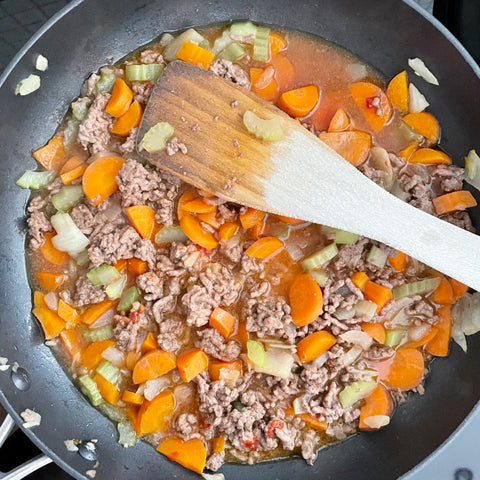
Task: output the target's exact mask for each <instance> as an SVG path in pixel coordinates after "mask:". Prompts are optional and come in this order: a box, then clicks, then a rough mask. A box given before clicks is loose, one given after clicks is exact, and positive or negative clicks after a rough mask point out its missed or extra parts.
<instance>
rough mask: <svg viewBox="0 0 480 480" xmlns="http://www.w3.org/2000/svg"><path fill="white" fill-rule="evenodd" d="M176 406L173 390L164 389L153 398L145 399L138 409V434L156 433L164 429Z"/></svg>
mask: <svg viewBox="0 0 480 480" xmlns="http://www.w3.org/2000/svg"><path fill="white" fill-rule="evenodd" d="M174 407H175V399H174V397H173V395H172V393H171V392H169V391H168V390H164V391H163V392H161V393H159V394H158V395H157V396H156V397H155V398H154V399H153V400H150V401H149V400H144V402H143V403H142V406H141V407H140V410H139V411H138V416H137V422H136V429H135V430H136V433H137V435H144V434H147V433H155V432H157V431H158V430H163V429H164V428H165V427H166V426H167V424H168V420H169V418H170V416H171V415H172V413H173V409H174Z"/></svg>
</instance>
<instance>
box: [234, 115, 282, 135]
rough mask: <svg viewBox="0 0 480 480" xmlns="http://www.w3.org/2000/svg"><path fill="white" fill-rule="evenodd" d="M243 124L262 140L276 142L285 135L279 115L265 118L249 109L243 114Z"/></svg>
mask: <svg viewBox="0 0 480 480" xmlns="http://www.w3.org/2000/svg"><path fill="white" fill-rule="evenodd" d="M243 124H244V125H245V127H246V129H247V130H248V132H249V133H251V134H252V135H255V136H256V137H257V138H260V139H261V140H266V141H268V142H276V141H278V140H281V139H282V138H283V137H284V136H285V133H284V131H283V128H282V124H281V122H280V119H279V118H277V117H274V118H270V119H269V120H265V119H263V118H260V117H258V116H257V115H255V114H254V113H253V112H251V111H250V110H247V111H246V112H245V113H244V114H243Z"/></svg>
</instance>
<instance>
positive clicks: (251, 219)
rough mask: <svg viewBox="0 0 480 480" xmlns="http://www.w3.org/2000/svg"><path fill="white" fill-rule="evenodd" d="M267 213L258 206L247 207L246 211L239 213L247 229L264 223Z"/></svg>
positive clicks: (241, 221) (242, 223)
mask: <svg viewBox="0 0 480 480" xmlns="http://www.w3.org/2000/svg"><path fill="white" fill-rule="evenodd" d="M265 215H266V213H265V212H262V211H261V210H257V209H256V208H250V207H249V208H247V210H246V211H245V212H244V213H241V214H240V215H239V218H240V223H241V225H242V227H243V228H244V229H245V230H248V229H249V228H252V227H253V226H254V225H256V224H257V223H262V222H263V219H264V218H265Z"/></svg>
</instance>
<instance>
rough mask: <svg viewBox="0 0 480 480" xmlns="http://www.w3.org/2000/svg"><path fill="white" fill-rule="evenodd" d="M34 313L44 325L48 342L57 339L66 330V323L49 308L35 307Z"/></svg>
mask: <svg viewBox="0 0 480 480" xmlns="http://www.w3.org/2000/svg"><path fill="white" fill-rule="evenodd" d="M32 313H33V314H34V315H35V317H36V318H37V319H38V321H39V322H40V324H41V325H42V328H43V332H44V334H45V338H46V339H47V340H50V339H52V338H55V337H56V336H57V335H58V334H59V333H60V332H61V331H62V330H63V329H64V328H65V322H64V321H63V320H62V319H61V318H60V317H59V316H58V315H57V314H56V313H55V312H52V311H51V310H50V309H48V308H47V307H35V308H34V309H33V310H32Z"/></svg>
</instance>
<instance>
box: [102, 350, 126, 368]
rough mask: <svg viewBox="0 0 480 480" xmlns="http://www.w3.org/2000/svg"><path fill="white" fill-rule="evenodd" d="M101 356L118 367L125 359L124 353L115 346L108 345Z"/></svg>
mask: <svg viewBox="0 0 480 480" xmlns="http://www.w3.org/2000/svg"><path fill="white" fill-rule="evenodd" d="M102 357H103V358H104V359H105V360H108V361H109V362H110V363H112V364H113V365H115V366H116V367H118V368H120V367H121V366H122V365H123V363H124V361H125V354H124V353H123V352H122V351H121V350H119V349H118V348H117V347H108V348H107V349H106V350H104V351H103V352H102Z"/></svg>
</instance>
